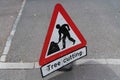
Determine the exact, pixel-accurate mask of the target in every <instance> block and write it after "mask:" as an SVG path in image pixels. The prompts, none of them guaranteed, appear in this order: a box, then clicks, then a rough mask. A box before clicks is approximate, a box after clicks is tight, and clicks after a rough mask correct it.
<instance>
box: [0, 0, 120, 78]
mask: <svg viewBox="0 0 120 80" xmlns="http://www.w3.org/2000/svg"><path fill="white" fill-rule="evenodd" d="M56 3H61V4H62V5H63V6H64V8H65V10H66V11H67V12H68V14H69V15H70V17H71V18H72V20H73V22H74V23H75V24H76V26H77V27H78V29H79V30H80V31H81V33H82V34H83V35H84V37H85V38H86V40H87V46H88V55H87V56H86V57H84V58H83V59H119V58H120V54H119V53H120V49H119V48H120V41H119V40H120V36H119V34H120V27H119V26H120V22H119V21H120V0H74V1H73V0H59V1H46V0H27V1H26V4H25V6H24V9H23V12H22V16H21V18H20V21H19V22H18V25H17V28H16V33H15V35H14V38H13V40H12V44H11V47H10V50H9V52H8V54H7V57H6V61H5V62H6V63H8V62H9V63H13V62H18V63H19V62H38V61H39V57H40V53H41V50H42V46H43V43H44V39H45V36H46V33H47V29H48V26H49V23H50V20H51V16H52V12H53V9H54V6H55V4H56ZM0 30H1V29H0ZM8 32H9V31H8ZM94 63H96V62H94ZM119 67H120V65H114V64H100V63H97V64H89V61H88V62H86V63H84V64H81V65H75V66H74V69H73V71H70V72H68V73H61V74H59V75H57V76H54V77H50V78H49V79H48V80H66V79H68V80H120V77H119V76H120V68H119ZM0 73H1V75H0V79H2V80H13V79H14V80H33V79H36V80H42V78H41V75H40V71H39V69H30V70H29V69H28V70H23V69H22V70H0ZM17 74H19V75H17Z"/></svg>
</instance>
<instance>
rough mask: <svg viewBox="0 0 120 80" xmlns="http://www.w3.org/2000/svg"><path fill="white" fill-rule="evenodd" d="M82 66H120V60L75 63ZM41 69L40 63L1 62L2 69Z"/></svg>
mask: <svg viewBox="0 0 120 80" xmlns="http://www.w3.org/2000/svg"><path fill="white" fill-rule="evenodd" d="M81 64H85V65H86V64H90V65H94V64H105V65H106V64H107V65H119V66H120V59H79V60H77V61H75V63H74V65H81ZM36 68H40V66H39V62H28V63H21V62H20V63H5V62H0V69H36Z"/></svg>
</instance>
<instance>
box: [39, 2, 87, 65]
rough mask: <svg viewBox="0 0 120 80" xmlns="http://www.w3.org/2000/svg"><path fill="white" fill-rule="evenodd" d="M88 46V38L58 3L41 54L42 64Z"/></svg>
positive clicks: (40, 62)
mask: <svg viewBox="0 0 120 80" xmlns="http://www.w3.org/2000/svg"><path fill="white" fill-rule="evenodd" d="M84 46H86V40H85V39H84V37H83V36H82V34H81V33H80V31H79V30H78V28H77V27H76V25H75V24H74V22H73V21H72V19H71V18H70V17H69V15H68V14H67V12H66V11H65V9H64V8H63V7H62V6H61V5H60V4H57V5H56V6H55V9H54V11H53V15H52V18H51V22H50V25H49V29H48V32H47V36H46V39H45V42H44V45H43V49H42V53H41V56H40V61H39V64H40V66H43V65H46V64H48V63H50V62H52V61H54V60H56V59H58V58H61V57H63V56H65V55H67V54H69V53H71V52H73V51H76V50H78V49H80V48H83V47H84Z"/></svg>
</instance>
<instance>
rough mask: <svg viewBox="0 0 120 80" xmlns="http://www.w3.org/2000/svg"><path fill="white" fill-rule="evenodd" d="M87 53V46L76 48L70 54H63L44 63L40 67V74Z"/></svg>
mask: <svg viewBox="0 0 120 80" xmlns="http://www.w3.org/2000/svg"><path fill="white" fill-rule="evenodd" d="M86 55H87V47H83V48H81V49H79V50H76V51H74V52H72V53H70V54H67V55H66V56H63V57H61V58H59V59H57V60H54V61H53V62H50V63H48V64H47V65H44V66H42V67H41V72H42V76H43V77H44V76H46V75H48V74H50V73H52V72H54V71H55V70H57V69H59V68H61V67H63V66H65V65H67V64H69V63H71V62H73V61H75V60H77V59H79V58H81V57H83V56H86Z"/></svg>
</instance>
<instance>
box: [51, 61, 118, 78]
mask: <svg viewBox="0 0 120 80" xmlns="http://www.w3.org/2000/svg"><path fill="white" fill-rule="evenodd" d="M89 63H91V61H90V62H86V63H85V64H81V65H74V67H73V70H72V71H70V72H64V73H62V74H60V75H57V76H55V77H52V78H50V79H49V80H120V78H119V77H118V76H117V75H116V73H115V72H114V71H113V70H111V69H110V68H109V66H108V65H104V64H98V63H97V64H89ZM92 63H93V62H92ZM94 63H95V62H94Z"/></svg>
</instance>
